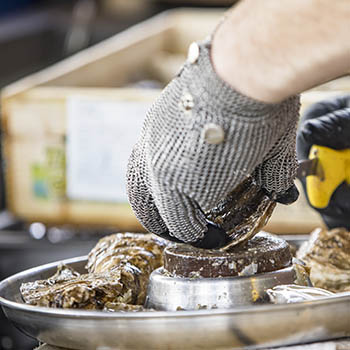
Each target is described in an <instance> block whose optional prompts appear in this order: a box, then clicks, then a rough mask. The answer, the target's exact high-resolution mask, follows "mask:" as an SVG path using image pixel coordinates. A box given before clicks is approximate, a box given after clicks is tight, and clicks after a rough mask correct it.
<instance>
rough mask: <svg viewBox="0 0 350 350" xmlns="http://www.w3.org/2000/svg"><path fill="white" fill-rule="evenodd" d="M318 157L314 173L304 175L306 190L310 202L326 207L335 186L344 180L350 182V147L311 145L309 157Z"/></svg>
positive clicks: (314, 205)
mask: <svg viewBox="0 0 350 350" xmlns="http://www.w3.org/2000/svg"><path fill="white" fill-rule="evenodd" d="M316 157H317V158H318V164H317V167H318V171H317V174H316V175H309V176H307V177H306V191H307V196H308V198H309V202H310V204H311V205H312V206H313V207H315V208H319V209H323V208H326V207H327V206H328V203H329V201H330V199H331V197H332V194H333V193H334V191H335V190H336V189H337V187H338V186H339V185H340V184H342V183H343V182H344V181H345V182H347V184H348V185H349V184H350V149H344V150H334V149H331V148H328V147H324V146H317V145H313V146H312V147H311V149H310V153H309V158H310V159H313V158H316Z"/></svg>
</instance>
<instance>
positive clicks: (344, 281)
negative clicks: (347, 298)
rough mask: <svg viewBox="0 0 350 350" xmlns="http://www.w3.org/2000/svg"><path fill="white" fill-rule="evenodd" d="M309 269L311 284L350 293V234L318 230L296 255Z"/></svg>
mask: <svg viewBox="0 0 350 350" xmlns="http://www.w3.org/2000/svg"><path fill="white" fill-rule="evenodd" d="M297 257H298V258H299V259H301V260H303V261H304V262H305V263H306V264H307V266H308V267H309V268H310V270H311V271H310V279H311V282H312V284H313V285H314V286H315V287H318V288H324V289H327V290H329V291H331V292H345V291H350V232H349V231H347V230H346V229H345V228H335V229H333V230H329V231H328V230H325V229H320V228H319V229H316V230H314V231H313V232H312V233H311V236H310V239H309V241H308V242H305V243H304V244H303V245H302V246H301V247H300V249H299V250H298V252H297Z"/></svg>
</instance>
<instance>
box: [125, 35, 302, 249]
mask: <svg viewBox="0 0 350 350" xmlns="http://www.w3.org/2000/svg"><path fill="white" fill-rule="evenodd" d="M298 115H299V97H298V96H295V97H291V98H289V99H287V100H285V101H283V102H281V103H277V104H268V103H262V102H259V101H255V100H253V99H251V98H249V97H247V96H244V95H242V94H240V93H239V92H237V91H235V90H234V89H233V88H232V87H231V86H229V85H228V84H227V83H225V82H224V81H223V80H221V79H220V77H218V75H217V74H216V73H215V71H214V69H213V67H212V64H211V59H210V42H209V41H206V42H203V43H200V44H197V43H193V44H192V45H191V46H190V49H189V57H188V60H187V61H186V63H185V64H184V66H183V67H182V69H181V71H180V73H179V74H178V75H177V76H176V77H175V78H174V79H173V80H172V81H171V82H170V83H169V84H168V86H167V87H166V88H165V89H164V90H163V92H162V93H161V95H160V97H159V98H158V100H157V101H156V102H155V103H154V104H153V106H152V107H151V109H150V110H149V111H148V114H147V116H146V120H145V123H144V126H143V130H142V134H141V138H140V140H139V142H138V143H137V144H136V145H135V147H134V149H133V152H132V154H131V157H130V160H129V165H128V173H127V184H128V186H127V190H128V195H129V200H130V203H131V206H132V208H133V210H134V212H135V214H136V216H137V218H138V219H139V220H140V222H141V223H142V224H143V226H144V227H145V228H146V229H147V230H149V231H150V232H153V233H155V234H157V235H160V236H163V237H165V238H168V239H172V240H175V241H182V242H186V243H190V244H193V245H196V243H198V242H203V241H205V240H206V237H207V236H208V237H209V234H208V233H207V232H209V231H208V223H207V221H206V218H205V215H204V213H205V212H207V211H209V210H210V209H211V208H213V207H214V206H215V205H217V204H218V202H219V201H220V200H221V199H223V198H225V197H226V196H227V195H228V194H229V193H230V192H231V191H232V190H233V189H234V188H235V187H236V186H237V185H238V184H239V183H240V182H241V181H243V180H244V179H245V178H246V177H247V176H248V175H252V176H253V177H254V178H255V181H256V183H257V184H258V185H259V186H261V187H262V188H263V189H265V190H266V192H267V193H269V194H270V195H271V198H273V199H275V200H280V201H281V202H291V201H294V200H295V199H296V198H297V194H296V193H295V191H294V183H293V180H294V178H295V175H296V168H297V160H296V155H295V137H296V124H297V120H298ZM291 189H292V190H291ZM284 194H287V196H285V197H283V195H284ZM286 197H287V199H286ZM211 233H212V231H211ZM208 239H209V238H208ZM224 243H225V242H223V241H220V242H214V243H213V242H212V243H208V242H207V243H206V244H204V245H201V244H198V245H197V246H202V247H205V248H216V247H218V246H220V245H221V246H222V245H223V244H224Z"/></svg>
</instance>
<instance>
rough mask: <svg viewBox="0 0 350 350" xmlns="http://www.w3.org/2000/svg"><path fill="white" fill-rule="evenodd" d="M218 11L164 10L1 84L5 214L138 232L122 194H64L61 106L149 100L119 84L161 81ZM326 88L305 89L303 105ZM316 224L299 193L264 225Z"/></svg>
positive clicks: (297, 228) (146, 93) (299, 228)
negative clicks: (107, 196) (104, 196)
mask: <svg viewBox="0 0 350 350" xmlns="http://www.w3.org/2000/svg"><path fill="white" fill-rule="evenodd" d="M222 14H223V12H222V10H213V9H210V10H200V9H193V10H191V9H184V10H183V9H180V10H173V11H168V12H166V13H163V14H161V15H158V16H156V17H154V18H152V19H150V20H147V21H145V22H143V23H140V24H138V25H136V26H134V27H132V28H130V29H128V30H126V31H124V32H123V33H120V34H117V35H116V36H114V37H112V38H110V39H108V40H106V41H104V42H102V43H100V44H98V45H96V46H94V47H91V48H89V49H87V50H84V51H83V52H80V53H78V54H76V55H74V56H73V57H71V58H68V59H66V60H64V61H62V62H60V63H58V64H55V65H53V66H51V67H49V68H47V69H45V70H43V71H40V72H38V73H36V74H33V75H31V76H29V77H26V78H24V79H21V80H20V81H18V82H16V83H14V84H11V85H10V86H7V87H6V88H5V89H3V91H2V92H1V108H2V128H3V137H4V158H5V161H6V190H7V203H8V207H9V209H10V210H11V212H13V213H14V214H15V215H17V216H18V217H20V218H23V219H25V220H28V221H42V222H45V223H49V224H77V225H99V226H101V225H102V226H114V227H116V228H118V229H120V230H130V231H135V230H140V229H141V226H140V224H139V223H138V222H137V220H136V218H135V217H134V215H133V213H132V211H131V209H130V207H129V205H128V204H127V202H126V200H125V199H124V200H118V201H117V200H114V201H113V200H103V199H102V200H101V199H96V198H92V199H87V198H84V199H83V200H82V199H76V198H72V197H71V196H70V195H69V194H68V190H67V177H68V175H67V174H68V173H69V171H68V170H67V168H66V162H67V159H69V157H70V155H69V150H68V149H69V147H68V146H67V126H68V125H69V123H70V117H69V106H70V105H71V102H72V100H76V99H81V98H84V99H85V101H86V102H87V104H90V105H91V104H94V103H95V104H96V103H97V104H101V103H102V104H109V105H111V104H112V105H113V106H121V105H123V106H124V104H125V103H129V104H130V103H131V104H137V103H151V102H152V101H153V100H154V99H155V98H156V96H157V95H158V94H159V93H160V90H152V89H141V88H137V87H127V86H128V85H130V84H133V83H135V82H137V81H139V80H144V79H154V80H158V81H160V82H161V83H162V84H166V83H167V82H168V81H169V80H170V79H171V77H172V76H174V74H175V73H176V71H177V70H178V69H179V66H180V64H181V63H182V62H183V61H184V59H185V57H186V51H187V48H188V46H189V44H190V43H191V42H193V41H195V40H198V39H201V38H204V37H205V36H206V35H207V34H208V33H210V32H211V31H212V30H213V28H214V27H215V25H216V24H217V22H218V21H219V19H220V17H221V16H222ZM332 93H333V92H328V91H323V92H309V93H306V94H304V96H303V107H305V106H307V105H308V104H310V103H312V102H314V101H317V100H318V99H321V98H323V97H324V96H329V95H330V94H332ZM96 118H97V119H98V117H96ZM123 118H125V115H124V114H123V113H121V114H118V113H116V115H115V119H116V120H117V119H118V120H121V119H123ZM98 120H99V119H98ZM68 134H69V133H68ZM130 137H134V135H132V133H131V134H130ZM69 138H70V136H69V137H68V139H69ZM68 141H69V140H68ZM68 144H69V142H68ZM117 153H118V149H115V150H111V154H110V155H111V156H112V155H113V154H117ZM67 157H68V158H67ZM103 172H104V169H101V174H103ZM68 182H69V181H68ZM320 224H321V222H320V219H319V217H318V215H317V214H315V212H314V211H312V210H311V209H310V208H309V207H308V206H307V205H306V204H305V199H303V198H302V199H301V200H299V201H298V202H297V203H296V204H293V205H292V206H290V207H278V208H277V210H276V211H275V213H274V215H273V218H272V219H271V221H270V223H269V225H268V227H267V229H268V230H271V231H273V232H281V233H286V232H288V233H297V232H300V233H305V232H309V231H310V230H311V229H312V228H313V227H315V226H318V225H320Z"/></svg>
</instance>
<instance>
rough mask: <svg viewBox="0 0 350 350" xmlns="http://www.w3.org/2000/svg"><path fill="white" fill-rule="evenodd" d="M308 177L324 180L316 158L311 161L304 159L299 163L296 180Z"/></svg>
mask: <svg viewBox="0 0 350 350" xmlns="http://www.w3.org/2000/svg"><path fill="white" fill-rule="evenodd" d="M310 175H314V176H318V177H319V178H321V179H323V178H324V172H323V168H322V166H321V164H320V162H319V159H318V158H317V157H316V158H313V159H305V160H301V161H299V167H298V170H297V178H298V179H303V178H305V177H307V176H310Z"/></svg>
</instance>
